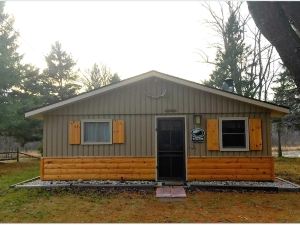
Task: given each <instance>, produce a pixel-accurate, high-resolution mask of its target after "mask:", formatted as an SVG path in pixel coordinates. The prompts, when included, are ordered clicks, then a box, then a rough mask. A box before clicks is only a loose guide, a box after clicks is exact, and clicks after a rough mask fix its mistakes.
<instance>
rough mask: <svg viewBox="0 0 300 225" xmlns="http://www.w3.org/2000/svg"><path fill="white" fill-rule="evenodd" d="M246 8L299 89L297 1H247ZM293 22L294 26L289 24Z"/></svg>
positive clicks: (299, 5)
mask: <svg viewBox="0 0 300 225" xmlns="http://www.w3.org/2000/svg"><path fill="white" fill-rule="evenodd" d="M247 3H248V8H249V11H250V13H251V15H252V17H253V19H254V22H255V24H256V25H257V27H258V28H259V29H260V31H261V32H262V34H263V35H264V36H265V37H266V38H267V39H268V40H269V41H270V42H271V44H272V45H273V46H275V48H276V50H277V52H278V53H279V55H280V57H281V59H282V61H283V62H284V65H285V66H286V67H287V68H288V70H289V71H290V73H291V75H292V77H293V78H294V80H295V83H296V85H297V87H298V90H300V37H299V36H298V35H297V33H296V32H295V30H294V28H297V29H298V30H299V26H300V25H299V24H300V21H299V20H300V13H299V12H300V3H299V2H267V1H249V2H247ZM291 24H293V26H294V28H293V27H292V26H291Z"/></svg>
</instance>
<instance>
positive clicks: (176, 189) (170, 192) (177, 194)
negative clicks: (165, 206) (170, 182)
mask: <svg viewBox="0 0 300 225" xmlns="http://www.w3.org/2000/svg"><path fill="white" fill-rule="evenodd" d="M156 197H157V198H186V193H185V190H184V188H183V187H182V186H163V187H158V188H156Z"/></svg>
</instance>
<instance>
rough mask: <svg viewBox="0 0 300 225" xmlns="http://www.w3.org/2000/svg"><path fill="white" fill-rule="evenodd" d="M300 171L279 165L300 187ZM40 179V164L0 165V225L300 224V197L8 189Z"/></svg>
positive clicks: (294, 164)
mask: <svg viewBox="0 0 300 225" xmlns="http://www.w3.org/2000/svg"><path fill="white" fill-rule="evenodd" d="M299 170H300V163H299V159H280V160H277V161H276V173H277V174H280V175H281V176H282V177H284V178H286V179H289V180H293V181H298V182H299ZM37 175H38V161H37V160H29V161H28V160H27V161H22V162H21V163H19V164H18V163H10V164H3V163H0V222H11V223H14V222H74V223H75V222H274V223H275V222H298V223H299V222H300V193H263V192H247V193H236V192H223V193H221V192H193V193H188V197H187V198H186V199H183V200H180V201H169V202H166V201H161V200H159V199H156V198H155V197H154V192H148V193H146V192H139V193H136V192H130V193H129V192H120V193H107V192H106V193H101V192H96V191H93V190H86V191H61V192H54V191H42V190H36V189H35V190H20V189H9V185H11V184H13V183H16V182H19V181H22V180H25V179H28V178H31V177H34V176H37Z"/></svg>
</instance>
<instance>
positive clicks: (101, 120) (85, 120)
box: [81, 119, 112, 145]
mask: <svg viewBox="0 0 300 225" xmlns="http://www.w3.org/2000/svg"><path fill="white" fill-rule="evenodd" d="M86 122H92V123H101V122H103V123H107V122H108V123H109V129H110V140H109V141H108V142H84V123H86ZM81 137H82V138H81V144H82V145H109V144H112V119H84V120H81Z"/></svg>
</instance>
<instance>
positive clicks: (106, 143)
mask: <svg viewBox="0 0 300 225" xmlns="http://www.w3.org/2000/svg"><path fill="white" fill-rule="evenodd" d="M111 144H112V143H111V142H89V143H81V145H111Z"/></svg>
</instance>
